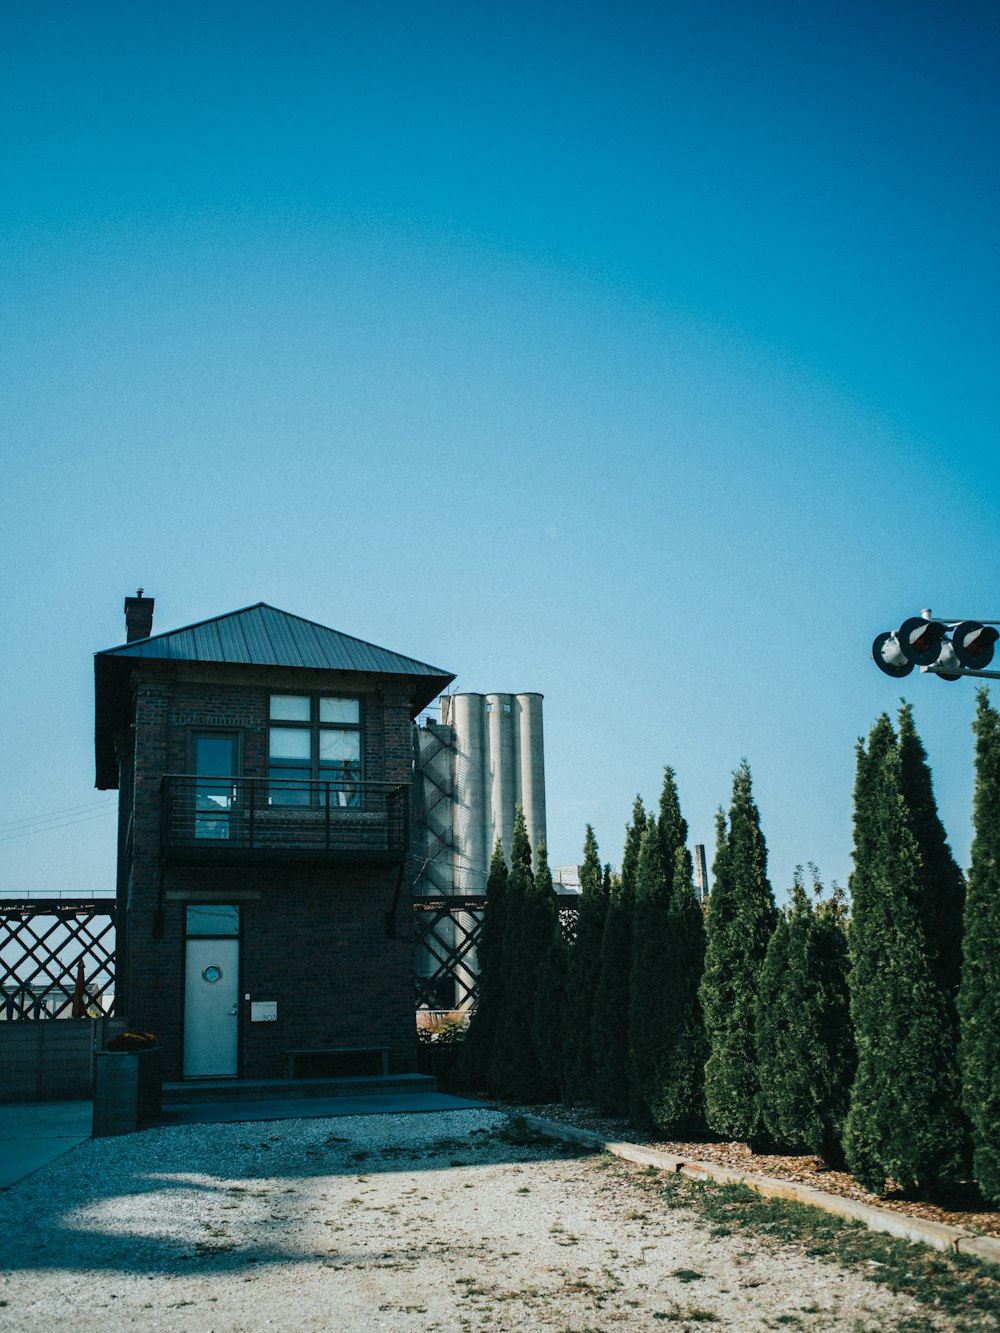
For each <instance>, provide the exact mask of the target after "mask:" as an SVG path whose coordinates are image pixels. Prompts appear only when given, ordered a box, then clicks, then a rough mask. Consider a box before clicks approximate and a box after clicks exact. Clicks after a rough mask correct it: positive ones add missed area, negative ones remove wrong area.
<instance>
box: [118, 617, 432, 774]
mask: <svg viewBox="0 0 1000 1333" xmlns="http://www.w3.org/2000/svg"><path fill="white" fill-rule="evenodd" d="M168 662H216V663H221V664H223V665H227V666H267V667H284V668H293V669H301V670H314V671H317V670H318V671H345V672H356V673H362V674H364V675H383V676H396V677H402V678H404V679H406V680H408V681H409V682H411V685H412V691H411V695H412V702H411V709H412V712H413V715H414V716H416V714H417V713H419V712H420V711H421V709H424V708H426V707H427V705H428V704H429V703H430V702H431V700H432V699H434V698H436V697H437V695H439V694H440V693H441V691H442V690H443V689H446V688H447V686H448V685H450V684H451V682H452V681H453V680H454V676H453V675H452V674H451V672H449V671H443V670H442V669H441V668H440V667H435V666H430V665H429V664H428V663H427V662H418V661H416V659H415V658H412V657H404V656H403V654H402V653H394V652H392V651H391V649H389V648H379V647H378V646H377V645H376V644H374V643H366V642H365V641H364V640H363V639H355V638H352V636H351V635H350V634H342V633H341V632H340V631H339V630H335V629H328V628H327V626H326V625H318V624H317V623H316V622H315V621H314V620H304V619H303V618H302V616H293V615H292V614H291V613H290V612H288V611H279V610H278V608H277V607H275V606H268V605H267V603H266V602H258V603H257V605H256V606H246V607H244V608H243V609H242V610H241V611H231V612H230V613H229V614H228V615H225V616H216V617H215V619H214V620H202V621H199V622H198V623H197V624H195V625H186V626H184V627H183V628H182V629H176V630H170V631H169V632H168V633H166V634H151V635H150V637H149V638H148V639H135V640H133V642H132V643H123V644H120V645H119V646H118V647H117V648H106V649H104V651H103V652H99V653H97V654H96V655H95V658H94V674H95V687H96V717H95V742H96V750H97V786H98V787H100V788H102V789H107V788H108V787H115V786H117V785H118V772H117V760H116V758H115V750H114V735H115V729H116V728H118V727H121V726H122V725H126V726H127V724H128V708H129V700H130V697H131V690H130V687H129V684H128V682H129V677H130V674H131V670H132V669H133V668H134V667H138V666H141V665H146V664H148V665H149V666H154V665H156V664H159V663H163V664H165V663H168Z"/></svg>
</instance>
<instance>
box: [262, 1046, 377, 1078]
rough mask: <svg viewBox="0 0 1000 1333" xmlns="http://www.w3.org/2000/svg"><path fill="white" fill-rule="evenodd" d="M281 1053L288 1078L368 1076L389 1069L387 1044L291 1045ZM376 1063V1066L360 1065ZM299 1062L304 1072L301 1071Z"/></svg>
mask: <svg viewBox="0 0 1000 1333" xmlns="http://www.w3.org/2000/svg"><path fill="white" fill-rule="evenodd" d="M284 1054H285V1055H286V1056H287V1057H288V1077H289V1078H365V1077H369V1078H371V1077H373V1076H375V1075H378V1074H382V1075H385V1074H388V1072H389V1047H388V1046H295V1047H292V1048H291V1049H287V1050H286V1051H285V1052H284ZM376 1063H377V1065H378V1068H377V1069H375V1068H367V1069H365V1068H361V1067H360V1066H362V1065H365V1064H370V1065H375V1064H376ZM303 1066H304V1067H305V1068H306V1070H308V1072H306V1073H303V1072H301V1069H302V1067H303ZM338 1066H339V1069H338ZM317 1070H320V1071H322V1072H317Z"/></svg>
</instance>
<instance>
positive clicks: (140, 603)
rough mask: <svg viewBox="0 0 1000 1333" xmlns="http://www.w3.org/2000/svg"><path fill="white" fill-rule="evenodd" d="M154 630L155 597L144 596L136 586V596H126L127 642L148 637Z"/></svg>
mask: <svg viewBox="0 0 1000 1333" xmlns="http://www.w3.org/2000/svg"><path fill="white" fill-rule="evenodd" d="M152 632H153V598H152V597H143V595H142V589H141V588H136V590H135V596H134V597H126V598H125V642H126V643H132V642H133V640H135V639H148V638H149V636H150V635H151V634H152Z"/></svg>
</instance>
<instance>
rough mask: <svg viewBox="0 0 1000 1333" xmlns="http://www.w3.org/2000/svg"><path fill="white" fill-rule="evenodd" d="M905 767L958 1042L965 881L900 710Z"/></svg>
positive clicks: (927, 932) (924, 910)
mask: <svg viewBox="0 0 1000 1333" xmlns="http://www.w3.org/2000/svg"><path fill="white" fill-rule="evenodd" d="M899 767H900V786H901V790H902V793H903V799H904V801H905V802H906V806H907V809H908V811H909V814H910V828H911V830H912V832H913V836H914V838H915V840H916V843H917V851H918V852H919V854H920V861H921V866H922V875H921V881H922V893H921V908H920V915H921V918H922V920H923V925H924V937H925V939H926V940H927V949H928V959H929V962H930V965H931V971H932V973H933V975H934V980H935V983H936V984H937V986H938V987H939V989H940V990H941V993H942V995H943V996H944V998H945V1002H946V1004H947V1007H948V1014H949V1018H950V1021H951V1024H952V1029H953V1032H954V1040H955V1041H957V1040H958V1012H957V1007H956V1006H957V1000H958V987H959V984H960V982H961V979H962V922H963V916H964V911H965V880H964V878H963V876H962V872H961V870H959V868H958V864H957V863H956V861H955V858H954V857H953V856H952V854H951V848H950V847H949V846H948V836H947V834H946V833H945V831H944V825H943V824H942V823H941V819H940V816H939V815H938V809H937V802H936V801H935V800H934V787H933V782H932V779H931V770H930V767H929V765H928V763H927V752H926V751H925V749H924V747H923V743H922V741H921V740H920V737H919V736H918V735H917V729H916V727H915V726H914V724H913V709H912V708H911V707H910V705H909V704H906V703H904V704H903V706H902V708H901V709H900V710H899Z"/></svg>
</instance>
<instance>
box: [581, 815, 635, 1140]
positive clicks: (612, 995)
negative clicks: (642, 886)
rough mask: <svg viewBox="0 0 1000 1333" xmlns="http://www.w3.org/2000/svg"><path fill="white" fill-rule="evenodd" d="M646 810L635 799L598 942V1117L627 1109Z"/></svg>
mask: <svg viewBox="0 0 1000 1333" xmlns="http://www.w3.org/2000/svg"><path fill="white" fill-rule="evenodd" d="M645 827H646V811H645V809H644V808H643V804H642V798H641V797H639V796H637V797H636V798H635V803H634V804H633V806H632V822H631V823H630V824H628V825H627V827H626V829H625V851H624V855H623V856H622V873H621V878H620V879H619V880H617V882H616V881H614V880H613V881H612V886H611V892H610V894H609V897H608V910H607V917H606V918H605V922H604V935H603V938H602V940H601V972H600V978H599V980H598V983H597V991H596V993H595V996H594V1018H593V1023H592V1034H593V1039H594V1099H595V1101H596V1102H597V1107H598V1110H599V1111H600V1112H601V1113H602V1114H603V1115H625V1114H626V1112H627V1111H628V1106H629V973H630V971H631V967H632V916H633V912H634V909H635V874H636V867H637V865H638V862H639V844H640V843H641V841H642V834H643V830H644V829H645Z"/></svg>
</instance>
